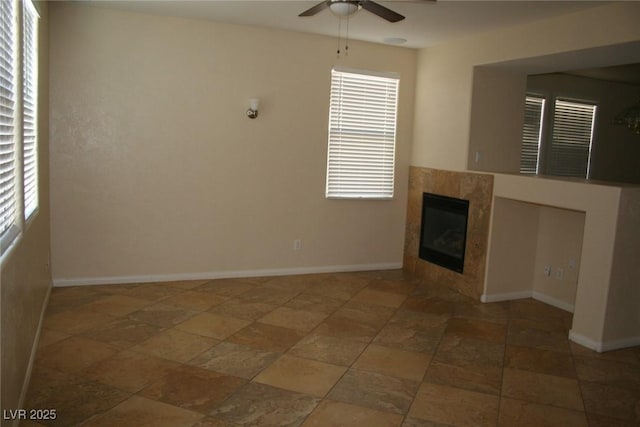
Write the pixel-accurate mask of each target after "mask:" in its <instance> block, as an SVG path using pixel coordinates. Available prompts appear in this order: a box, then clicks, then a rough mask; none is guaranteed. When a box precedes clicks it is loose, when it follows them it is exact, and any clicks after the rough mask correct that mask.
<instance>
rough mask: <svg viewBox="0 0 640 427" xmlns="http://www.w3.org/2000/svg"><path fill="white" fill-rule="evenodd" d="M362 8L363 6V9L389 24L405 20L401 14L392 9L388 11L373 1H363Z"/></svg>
mask: <svg viewBox="0 0 640 427" xmlns="http://www.w3.org/2000/svg"><path fill="white" fill-rule="evenodd" d="M360 6H362V8H363V9H365V10H368V11H369V12H371V13H373V14H375V15H378V16H379V17H380V18H383V19H386V20H387V21H389V22H398V21H402V20H403V19H404V16H402V15H400V14H399V13H396V12H394V11H393V10H391V9H387V8H386V7H384V6H382V5H381V4H378V3H376V2H373V1H371V0H362V1H361V2H360Z"/></svg>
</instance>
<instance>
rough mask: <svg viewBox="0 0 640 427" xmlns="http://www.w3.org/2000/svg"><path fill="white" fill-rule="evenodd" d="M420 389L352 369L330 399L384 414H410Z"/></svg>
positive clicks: (411, 384) (403, 382) (405, 381)
mask: <svg viewBox="0 0 640 427" xmlns="http://www.w3.org/2000/svg"><path fill="white" fill-rule="evenodd" d="M417 389H418V383H417V382H415V381H410V380H405V379H403V378H394V377H389V376H386V375H382V374H378V373H375V372H367V371H358V370H355V369H350V370H348V371H347V373H346V374H345V375H344V376H343V377H342V378H341V379H340V381H338V384H336V385H335V387H334V388H333V389H332V390H331V392H330V393H329V394H328V396H327V397H328V398H329V399H331V400H336V401H340V402H345V403H350V404H353V405H358V406H364V407H367V408H371V409H376V410H379V411H383V412H393V413H396V414H406V413H407V411H408V410H409V407H410V406H411V402H412V400H413V396H414V395H415V393H416V391H417Z"/></svg>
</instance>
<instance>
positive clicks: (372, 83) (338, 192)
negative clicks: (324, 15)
mask: <svg viewBox="0 0 640 427" xmlns="http://www.w3.org/2000/svg"><path fill="white" fill-rule="evenodd" d="M399 92H400V77H399V75H398V74H397V73H380V72H375V71H366V70H356V69H351V68H344V67H337V66H334V67H333V68H332V69H331V86H330V100H329V120H328V135H327V170H326V182H325V197H326V198H327V199H350V200H391V199H393V197H394V192H395V160H396V157H395V152H396V139H397V123H398V100H399ZM343 123H348V124H344V125H343ZM363 123H364V124H363ZM367 123H368V124H367Z"/></svg>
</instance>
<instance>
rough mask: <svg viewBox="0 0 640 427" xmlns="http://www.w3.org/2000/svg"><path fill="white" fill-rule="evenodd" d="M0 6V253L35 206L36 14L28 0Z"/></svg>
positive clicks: (36, 171) (36, 175)
mask: <svg viewBox="0 0 640 427" xmlns="http://www.w3.org/2000/svg"><path fill="white" fill-rule="evenodd" d="M19 6H22V7H19ZM0 12H1V13H0V248H1V253H2V254H4V252H5V249H6V248H7V247H9V245H11V243H12V242H13V241H14V240H15V238H16V237H17V236H18V235H19V233H20V230H21V229H22V228H23V227H24V222H25V221H26V220H27V219H28V218H29V217H30V216H32V215H33V214H34V213H35V212H36V210H37V207H38V163H37V152H38V145H37V144H38V143H37V140H38V136H37V126H36V124H37V115H36V111H37V93H38V87H37V82H38V75H37V68H38V62H37V55H38V50H37V39H38V27H37V22H38V14H37V12H36V9H35V7H34V6H33V4H32V3H31V1H30V0H24V1H22V2H18V1H17V0H14V1H1V2H0ZM19 22H21V23H22V27H21V28H19V27H18V23H19ZM18 76H21V77H22V79H21V80H20V81H19V79H18Z"/></svg>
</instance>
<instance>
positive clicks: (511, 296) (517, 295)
mask: <svg viewBox="0 0 640 427" xmlns="http://www.w3.org/2000/svg"><path fill="white" fill-rule="evenodd" d="M524 298H533V299H535V300H538V301H541V302H543V303H545V304H549V305H552V306H554V307H556V308H559V309H561V310H564V311H568V312H571V313H573V310H574V306H573V304H567V303H566V302H564V301H560V300H559V299H557V298H553V297H550V296H549V295H546V294H542V293H540V292H537V291H516V292H505V293H502V294H482V295H481V296H480V301H482V302H499V301H509V300H515V299H524Z"/></svg>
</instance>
